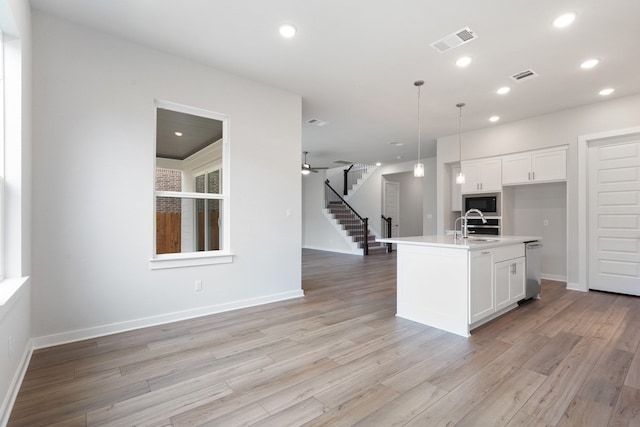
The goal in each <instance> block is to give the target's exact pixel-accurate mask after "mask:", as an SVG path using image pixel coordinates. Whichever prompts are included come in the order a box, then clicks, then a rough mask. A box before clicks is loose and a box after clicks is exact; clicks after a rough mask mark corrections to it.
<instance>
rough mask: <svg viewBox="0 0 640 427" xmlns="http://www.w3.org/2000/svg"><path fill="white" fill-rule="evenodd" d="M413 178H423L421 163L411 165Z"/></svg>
mask: <svg viewBox="0 0 640 427" xmlns="http://www.w3.org/2000/svg"><path fill="white" fill-rule="evenodd" d="M413 176H415V177H416V178H422V177H423V176H424V165H423V164H422V163H416V164H415V165H413Z"/></svg>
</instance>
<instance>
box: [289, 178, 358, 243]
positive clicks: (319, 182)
mask: <svg viewBox="0 0 640 427" xmlns="http://www.w3.org/2000/svg"><path fill="white" fill-rule="evenodd" d="M300 176H301V178H302V215H303V218H304V220H303V232H302V246H303V247H304V248H308V249H317V250H323V251H330V252H344V253H351V252H352V248H351V246H350V245H349V244H348V243H347V242H346V241H345V239H344V237H343V236H342V234H340V233H339V232H338V231H337V230H336V229H335V228H334V226H333V225H332V224H331V223H330V222H329V220H328V219H327V217H325V216H324V214H323V213H322V210H323V209H324V208H325V206H324V187H325V186H324V181H325V179H326V174H325V172H324V171H323V170H321V171H319V172H318V173H310V174H309V175H306V176H305V175H300Z"/></svg>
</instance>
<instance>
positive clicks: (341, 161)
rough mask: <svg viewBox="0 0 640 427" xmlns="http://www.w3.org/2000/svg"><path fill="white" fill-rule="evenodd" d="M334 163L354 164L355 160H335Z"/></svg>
mask: <svg viewBox="0 0 640 427" xmlns="http://www.w3.org/2000/svg"><path fill="white" fill-rule="evenodd" d="M333 163H335V164H337V165H352V164H353V162H349V161H346V160H334V161H333Z"/></svg>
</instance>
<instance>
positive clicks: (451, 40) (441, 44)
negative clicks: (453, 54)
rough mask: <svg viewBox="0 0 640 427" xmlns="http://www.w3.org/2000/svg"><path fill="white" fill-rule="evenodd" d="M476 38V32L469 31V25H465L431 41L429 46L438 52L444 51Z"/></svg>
mask: <svg viewBox="0 0 640 427" xmlns="http://www.w3.org/2000/svg"><path fill="white" fill-rule="evenodd" d="M477 38H478V36H477V35H476V33H474V32H473V31H471V29H470V28H469V27H465V28H463V29H461V30H458V31H456V32H455V33H453V34H449V35H448V36H446V37H443V38H441V39H440V40H438V41H435V42H433V43H431V47H432V48H434V49H435V50H437V51H438V52H440V53H444V52H446V51H448V50H451V49H453V48H454V47H458V46H460V45H463V44H465V43H468V42H470V41H471V40H475V39H477Z"/></svg>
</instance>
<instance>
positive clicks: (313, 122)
mask: <svg viewBox="0 0 640 427" xmlns="http://www.w3.org/2000/svg"><path fill="white" fill-rule="evenodd" d="M307 123H308V124H310V125H314V126H324V125H326V124H327V123H329V122H325V121H324V120H320V119H309V120H307Z"/></svg>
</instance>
